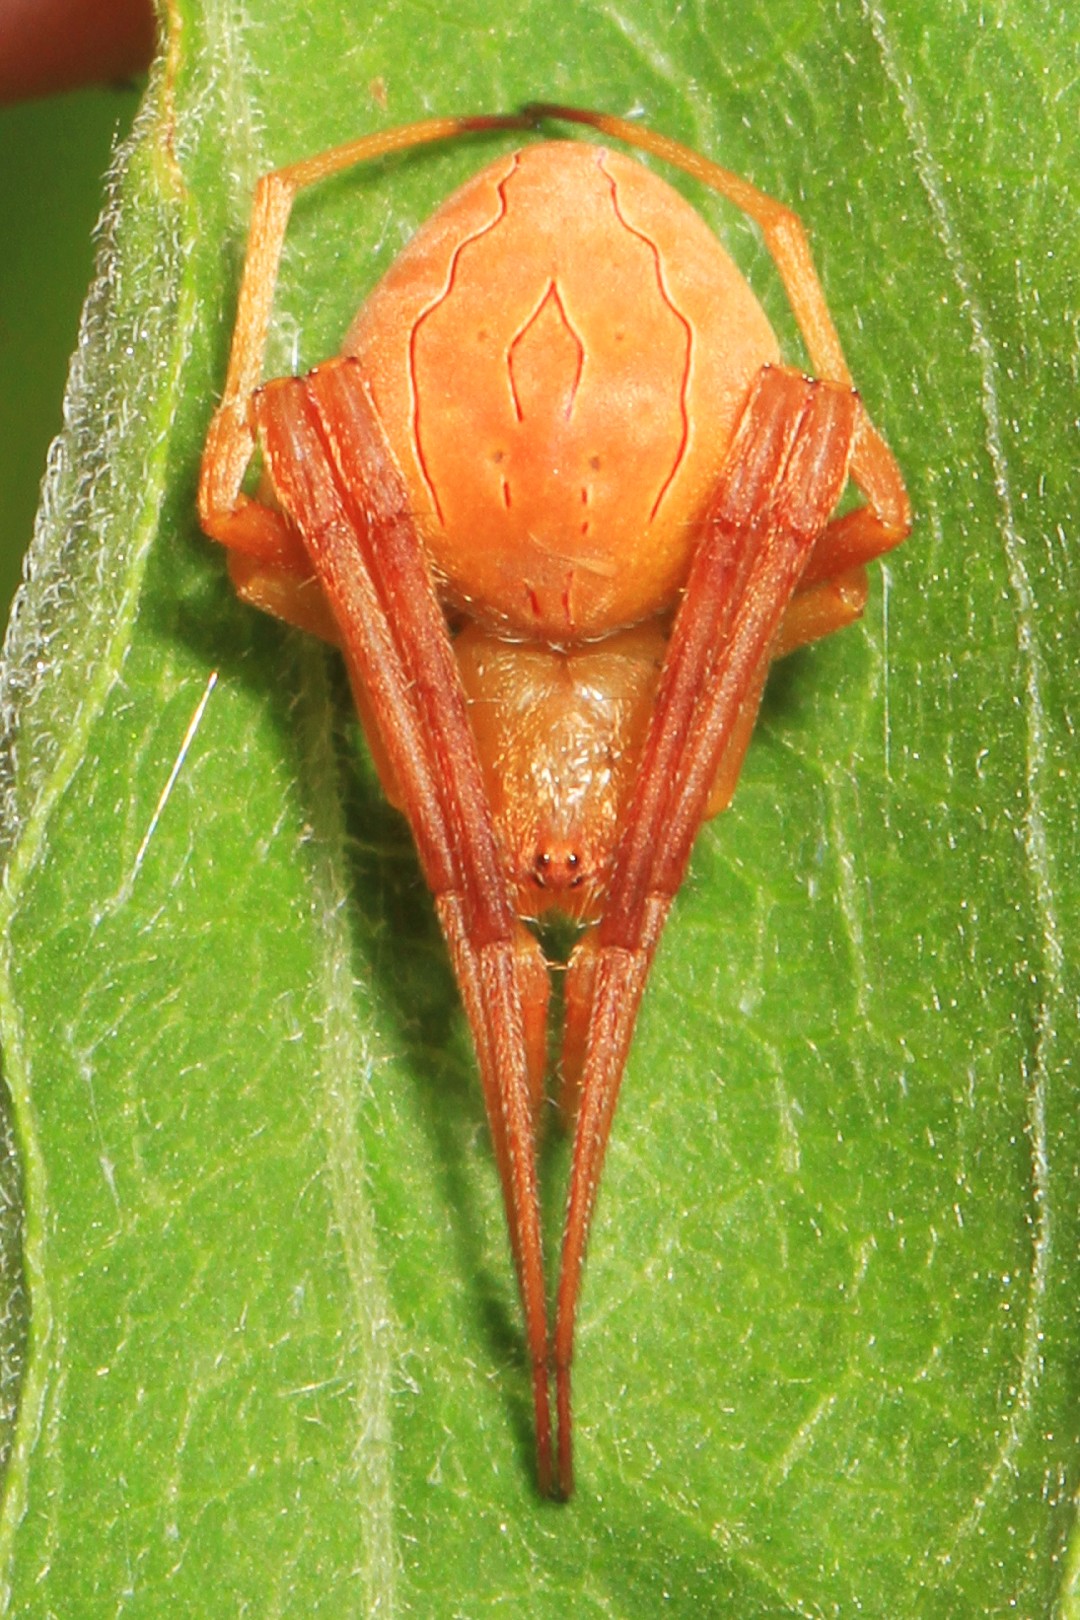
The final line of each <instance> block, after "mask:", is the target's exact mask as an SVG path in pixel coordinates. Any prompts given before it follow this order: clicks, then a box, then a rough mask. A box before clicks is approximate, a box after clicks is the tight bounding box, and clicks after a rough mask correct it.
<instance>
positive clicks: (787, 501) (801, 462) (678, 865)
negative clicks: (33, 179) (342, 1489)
mask: <svg viewBox="0 0 1080 1620" xmlns="http://www.w3.org/2000/svg"><path fill="white" fill-rule="evenodd" d="M857 413H858V406H857V400H856V397H855V395H854V394H853V393H852V392H851V391H850V389H848V388H846V387H842V386H837V385H835V384H830V383H818V382H812V381H808V380H807V379H805V378H802V377H799V376H796V375H794V374H793V373H791V372H789V371H785V370H780V369H776V368H771V367H766V368H763V370H762V371H761V372H760V373H759V375H758V377H757V379H756V381H755V383H754V385H753V386H752V388H751V391H750V394H749V397H748V400H747V404H746V406H745V408H744V412H743V415H742V418H741V420H740V424H739V428H738V431H737V433H736V435H735V438H734V441H733V443H732V445H731V448H730V450H729V452H728V455H727V457H726V460H725V462H724V466H723V469H722V472H721V474H720V478H719V481H718V486H717V489H716V493H715V495H714V497H713V499H712V502H711V504H710V506H709V509H708V511H707V513H706V516H705V519H704V521H703V525H702V539H701V542H700V544H699V546H698V549H697V552H696V554H695V557H694V561H693V564H692V566H691V572H690V577H689V580H688V582H687V586H686V591H685V594H684V596H683V600H682V604H681V606H680V608H679V612H678V614H677V616H676V620H675V625H674V628H673V631H672V636H671V641H670V643H669V647H668V652H667V656H666V658H665V662H664V667H663V670H662V672H661V676H660V684H659V688H658V691H657V698H656V706H655V709H654V711H653V716H652V720H651V723H650V727H649V732H648V735H647V738H646V742H645V746H644V749H643V752H642V758H641V763H640V765H639V768H638V775H637V778H636V781H635V785H634V789H633V793H632V795H631V801H630V805H629V808H628V811H627V816H626V822H625V826H624V830H623V834H622V837H621V839H620V843H619V846H618V849H617V851H616V854H615V858H614V863H613V870H612V878H611V882H610V886H609V889H608V894H607V898H606V904H605V911H604V916H603V919H602V921H601V922H600V923H599V924H598V925H597V927H596V928H595V929H594V930H593V931H592V932H591V934H590V935H587V936H586V937H585V939H584V940H583V941H582V942H581V944H580V945H579V946H578V948H577V951H576V952H575V953H574V956H573V957H572V959H571V964H570V970H569V973H568V976H567V981H568V982H567V992H566V1001H567V1015H566V1035H565V1046H564V1059H565V1068H566V1071H567V1082H568V1086H569V1088H570V1091H571V1095H572V1094H573V1091H574V1090H575V1089H576V1090H577V1091H578V1094H579V1098H580V1100H579V1103H578V1109H577V1126H576V1131H575V1138H574V1151H573V1165H572V1169H571V1178H570V1190H569V1196H568V1202H567V1212H566V1224H565V1227H564V1232H563V1248H562V1262H561V1269H560V1275H559V1288H558V1302H557V1317H556V1327H555V1374H556V1394H557V1407H558V1477H559V1485H560V1489H561V1491H562V1492H563V1493H564V1494H569V1492H570V1491H571V1489H572V1487H573V1463H572V1442H571V1406H570V1366H571V1360H572V1357H573V1340H574V1320H575V1314H576V1309H577V1299H578V1294H579V1290H580V1284H581V1272H582V1266H583V1262H584V1255H585V1245H586V1239H587V1236H588V1230H589V1225H590V1221H591V1218H592V1212H593V1205H594V1201H595V1196H596V1189H597V1184H598V1181H599V1176H600V1169H601V1165H602V1161H603V1157H604V1151H605V1148H606V1145H607V1139H608V1134H609V1131H610V1127H611V1119H612V1115H613V1113H614V1109H615V1101H616V1097H617V1095H618V1090H619V1085H620V1082H621V1079H622V1073H623V1068H624V1065H625V1062H626V1057H627V1053H628V1051H629V1047H630V1039H631V1036H632V1034H633V1028H634V1023H635V1020H636V1017H637V1011H638V1007H639V1005H640V1001H641V996H642V992H643V990H644V988H645V982H646V979H647V977H648V973H649V968H650V966H651V964H652V958H653V954H654V952H655V949H656V945H657V942H658V940H659V937H660V933H661V930H662V928H663V925H664V921H665V918H666V916H667V912H668V908H669V906H670V904H671V900H672V897H673V895H674V894H675V892H676V890H677V889H678V887H679V884H680V882H681V880H682V876H683V873H684V871H685V868H686V864H687V861H688V859H689V855H690V850H691V846H692V844H693V841H694V837H695V835H696V833H697V830H698V827H699V826H700V824H701V821H702V819H703V817H704V814H705V810H706V806H707V803H708V799H709V795H710V791H711V789H712V787H713V784H714V783H715V781H716V779H717V773H718V768H719V766H720V762H721V760H722V758H723V755H724V752H725V750H726V749H727V748H728V747H729V746H731V743H732V739H733V737H734V736H735V734H736V731H737V728H738V727H739V723H740V714H741V712H742V711H743V709H744V702H745V700H746V699H747V697H748V694H749V695H750V696H751V698H752V697H753V696H756V695H757V694H759V693H760V684H761V679H760V676H761V671H762V668H763V665H764V664H765V663H766V661H767V660H768V657H769V655H770V651H771V649H772V646H773V643H774V640H775V638H776V636H777V633H778V631H779V629H780V626H781V623H782V621H783V617H784V613H785V610H786V608H787V606H788V603H789V602H790V600H791V597H792V593H793V591H794V589H795V586H796V584H797V582H798V580H799V576H800V574H801V572H802V570H803V568H804V567H805V564H806V560H807V558H808V557H809V555H810V553H811V551H812V549H813V546H814V543H815V541H816V540H817V538H818V536H819V535H820V534H821V532H822V530H823V529H824V527H825V524H826V522H827V520H828V517H829V514H830V513H831V512H832V510H833V508H834V506H835V505H836V502H837V500H838V499H839V496H840V493H841V491H842V490H843V487H844V483H845V480H846V478H847V473H848V462H849V458H850V455H851V450H852V444H853V438H854V433H855V428H856V423H857ZM578 1066H580V1078H579V1080H578V1079H576V1077H575V1074H574V1070H575V1069H576V1068H577V1067H578Z"/></svg>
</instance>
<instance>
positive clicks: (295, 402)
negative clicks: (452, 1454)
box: [254, 359, 552, 1491]
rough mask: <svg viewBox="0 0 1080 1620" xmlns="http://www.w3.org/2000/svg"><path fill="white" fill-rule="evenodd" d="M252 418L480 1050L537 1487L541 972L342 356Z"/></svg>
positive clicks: (285, 386)
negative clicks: (522, 1345) (393, 789)
mask: <svg viewBox="0 0 1080 1620" xmlns="http://www.w3.org/2000/svg"><path fill="white" fill-rule="evenodd" d="M254 417H255V422H256V425H257V428H258V431H259V435H260V441H261V444H262V448H263V454H264V457H265V460H266V465H267V467H268V469H269V471H270V475H271V479H272V482H273V485H274V489H275V492H276V494H277V496H278V499H279V500H280V501H281V503H282V505H283V507H284V508H285V510H286V512H287V513H288V514H289V516H290V518H291V519H292V521H293V522H294V523H295V525H296V527H297V529H298V530H299V532H300V534H301V535H302V536H303V541H304V545H305V548H306V550H307V552H308V554H309V556H310V559H311V563H312V564H313V566H314V568H315V572H316V574H317V575H318V579H319V582H320V585H321V586H322V590H323V592H324V594H325V597H326V599H327V601H328V602H329V604H330V607H331V609H332V612H333V615H334V619H335V622H336V625H337V632H338V635H339V637H340V640H341V643H342V646H343V648H344V651H345V655H346V658H347V660H348V663H349V666H350V671H351V674H352V676H353V679H354V682H355V683H356V684H357V686H358V687H359V688H361V689H362V691H363V693H364V695H365V698H366V701H367V705H368V709H369V713H370V715H371V717H372V719H373V722H374V725H375V727H376V729H377V732H378V735H379V737H380V740H381V742H382V745H383V748H384V750H385V753H386V756H387V758H388V760H389V764H390V768H391V771H392V774H393V778H394V781H395V783H396V784H397V787H398V789H399V791H400V795H401V798H402V801H403V807H404V809H405V811H406V814H407V815H408V818H409V821H410V824H411V827H412V831H413V836H414V838H415V841H416V847H417V850H418V853H419V856H420V862H421V865H422V867H423V871H424V876H425V878H426V880H427V883H428V885H429V887H430V889H431V891H432V893H433V895H434V897H435V904H436V909H437V912H438V916H439V921H440V923H441V925H442V929H443V932H444V934H445V936H446V940H447V943H448V946H449V949H450V954H451V959H452V962H453V966H454V971H455V974H456V976H457V980H458V983H459V985H460V988H461V992H462V999H463V1001H464V1004H465V1010H466V1013H467V1016H468V1020H469V1024H470V1026H471V1029H472V1034H473V1039H474V1042H475V1045H476V1050H477V1056H478V1059H479V1065H480V1071H481V1078H482V1082H483V1088H484V1098H485V1103H486V1106H487V1112H488V1117H489V1120H490V1124H491V1132H492V1137H493V1139H494V1145H495V1154H496V1159H497V1162H498V1167H499V1172H500V1176H501V1180H502V1185H503V1195H504V1200H505V1204H506V1211H507V1220H508V1224H509V1228H510V1237H511V1247H512V1249H513V1254H514V1261H515V1265H516V1268H517V1274H518V1282H519V1286H520V1291H521V1297H522V1303H523V1307H524V1313H525V1322H526V1331H527V1338H528V1347H529V1355H530V1361H531V1365H532V1384H533V1400H534V1407H535V1414H536V1433H537V1456H538V1472H539V1479H540V1487H541V1489H542V1490H544V1491H549V1490H550V1487H551V1474H552V1456H551V1423H550V1414H549V1404H548V1401H549V1395H548V1336H547V1312H546V1303H545V1290H544V1272H543V1254H542V1244H541V1230H540V1213H539V1199H538V1191H537V1176H536V1155H535V1140H534V1108H535V1097H536V1091H537V1086H538V1083H539V1082H538V1070H541V1071H542V1059H543V1026H544V1018H545V1013H546V998H547V974H546V969H545V965H544V961H543V957H542V955H541V953H540V949H539V946H538V945H537V944H536V942H535V941H534V940H533V939H532V937H531V936H530V935H529V934H528V933H527V931H526V930H525V929H524V927H523V926H522V924H521V923H520V922H519V921H518V919H517V917H516V916H515V915H514V913H513V910H512V908H511V905H510V900H509V890H508V886H507V882H506V878H505V875H504V872H503V867H502V861H501V857H500V852H499V849H498V846H497V844H496V839H495V832H494V825H493V821H492V815H491V810H490V806H489V803H488V800H487V797H486V794H485V790H484V786H483V782H482V779H481V774H480V765H479V761H478V759H477V754H476V747H475V743H474V741H473V736H472V731H471V729H470V726H469V721H468V717H467V714H466V708H465V700H464V696H463V694H462V690H461V684H460V678H459V676H458V672H457V666H456V663H455V661H454V656H453V651H452V648H451V645H450V638H449V634H448V632H447V628H446V621H445V619H444V616H443V613H442V610H441V608H440V606H439V603H438V599H437V597H436V595H435V590H434V587H433V585H432V582H431V578H430V575H429V573H428V569H427V565H426V562H425V560H424V556H423V552H422V549H421V543H420V539H419V536H418V535H417V532H416V529H415V526H414V525H413V522H412V520H411V517H410V515H409V512H408V508H407V503H406V497H405V492H404V490H403V488H402V485H401V481H400V475H399V474H398V472H397V470H396V467H395V466H394V464H393V461H392V459H391V457H390V455H389V452H388V450H387V448H386V445H385V441H384V440H383V437H382V432H381V429H380V427H379V424H378V420H377V418H376V416H375V412H374V409H373V407H372V406H371V403H370V401H369V399H368V396H367V393H366V391H365V389H364V385H363V382H362V380H361V378H360V374H359V366H358V363H357V362H356V361H355V360H352V359H341V360H336V361H331V362H330V363H329V364H327V365H325V366H322V367H320V368H319V369H318V370H317V371H315V372H312V373H311V374H310V375H309V376H308V377H305V378H288V379H284V380H282V381H278V382H273V383H269V384H268V385H266V386H265V387H264V388H261V389H260V390H259V391H258V392H257V394H256V395H255V399H254Z"/></svg>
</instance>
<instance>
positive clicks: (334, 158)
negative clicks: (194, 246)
mask: <svg viewBox="0 0 1080 1620" xmlns="http://www.w3.org/2000/svg"><path fill="white" fill-rule="evenodd" d="M528 123H529V120H527V119H525V118H523V117H516V116H511V117H499V116H495V117H489V116H487V115H483V114H481V115H477V116H470V117H465V118H428V119H423V120H421V121H420V122H419V123H415V124H402V125H399V126H398V127H397V128H395V129H384V130H379V131H377V132H376V133H375V134H373V135H362V136H360V137H359V138H358V139H357V140H354V141H346V142H345V143H344V145H342V146H334V147H331V148H330V149H329V150H328V151H325V152H318V153H316V155H315V156H314V157H309V158H304V159H302V160H301V161H300V162H299V163H290V164H288V165H286V166H285V167H284V168H281V169H274V170H272V171H271V172H270V173H269V174H264V175H263V176H262V177H261V179H260V180H259V181H258V183H257V185H256V187H255V192H254V196H253V198H252V203H251V223H250V225H249V227H248V240H247V248H246V251H245V254H244V268H243V272H242V275H241V278H240V295H239V299H238V302H237V308H236V325H235V326H234V328H233V336H232V345H231V347H230V350H229V367H228V371H227V372H226V375H225V388H224V392H223V394H222V397H221V404H220V405H219V406H218V409H217V411H216V412H215V413H214V419H213V421H212V422H211V424H210V430H209V432H208V434H207V436H206V446H205V448H204V450H203V458H202V467H201V470H200V476H199V518H200V521H201V523H202V526H203V528H204V530H205V531H206V533H207V534H209V535H211V536H212V537H213V539H215V540H221V541H222V542H223V543H224V544H225V545H228V546H231V547H233V548H234V549H235V550H239V551H245V550H254V552H255V554H256V555H264V554H265V549H266V547H267V546H268V545H272V544H277V545H279V546H281V547H282V548H284V551H285V552H286V553H290V552H292V553H293V554H295V546H294V544H291V543H290V539H289V536H288V533H287V529H288V525H287V524H286V523H285V522H284V520H282V519H281V518H280V516H279V514H277V513H274V512H272V511H270V509H269V508H267V507H265V506H261V505H260V504H259V503H258V502H257V501H253V500H252V499H251V498H250V497H249V496H247V495H244V494H243V493H242V491H241V485H242V484H243V481H244V475H245V473H246V472H247V469H248V464H249V462H250V461H251V455H252V451H253V449H254V447H255V437H254V431H253V423H252V421H251V415H250V408H249V407H250V402H251V396H252V394H253V393H254V391H255V389H256V388H257V386H258V383H259V379H260V377H261V375H262V364H263V353H264V350H265V348H266V336H267V333H268V332H269V330H270V313H271V308H272V305H273V299H274V287H275V285H276V282H277V275H278V266H279V265H280V263H281V250H282V247H283V245H284V242H285V232H286V230H287V229H288V224H289V215H290V214H291V213H292V206H293V203H294V202H295V200H296V198H297V196H298V195H299V194H300V192H301V191H304V190H306V189H307V187H308V186H313V185H316V184H317V183H318V182H319V181H320V180H325V179H327V178H329V176H330V175H333V174H340V173H341V172H342V170H344V169H351V168H354V167H356V166H357V165H358V164H361V163H370V162H372V161H373V160H374V159H376V158H380V157H386V156H387V155H388V154H390V153H393V152H405V151H409V150H410V149H411V148H412V147H414V146H422V145H426V144H428V143H430V142H432V141H443V140H448V139H450V138H451V137H453V136H456V135H464V134H467V133H469V132H478V131H484V130H493V129H521V128H523V127H527V126H528ZM294 538H295V537H294Z"/></svg>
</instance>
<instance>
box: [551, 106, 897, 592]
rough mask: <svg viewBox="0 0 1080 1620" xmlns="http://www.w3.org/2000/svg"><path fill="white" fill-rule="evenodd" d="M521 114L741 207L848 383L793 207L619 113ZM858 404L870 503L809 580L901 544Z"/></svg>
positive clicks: (884, 471) (795, 308)
mask: <svg viewBox="0 0 1080 1620" xmlns="http://www.w3.org/2000/svg"><path fill="white" fill-rule="evenodd" d="M523 114H524V116H526V117H528V118H531V119H532V120H533V121H539V120H540V119H543V118H559V119H567V120H569V121H570V122H572V123H577V124H590V125H591V126H592V127H593V128H594V129H598V130H600V131H601V132H602V133H603V134H605V135H613V136H614V137H615V138H616V140H620V141H625V142H626V144H627V145H628V146H636V147H638V148H639V150H641V151H644V152H650V153H652V155H653V156H654V157H658V158H660V159H661V160H662V161H663V162H665V163H670V164H672V166H673V167H674V168H677V169H682V171H683V173H684V174H689V175H692V176H693V178H694V179H695V180H699V181H700V182H701V183H702V185H706V186H708V187H709V188H710V190H712V191H717V192H719V193H720V195H721V196H722V197H726V198H727V200H728V201H729V202H730V203H733V204H734V205H735V207H736V208H739V209H741V210H742V212H743V213H744V214H746V215H748V217H749V218H750V219H752V220H753V221H754V223H755V225H757V226H758V227H759V229H760V231H761V234H762V236H763V237H764V239H765V246H766V247H767V249H768V250H769V253H770V255H771V257H772V261H773V263H774V264H775V266H776V270H777V274H778V275H779V277H780V280H781V281H782V282H783V284H784V291H785V292H786V293H787V297H788V303H789V304H790V305H791V309H792V313H793V314H794V316H795V319H796V321H797V322H798V325H799V330H800V332H801V333H802V335H803V339H804V341H805V343H806V347H807V349H808V350H809V353H810V358H811V360H812V361H813V363H814V366H815V368H816V369H817V371H818V372H819V374H820V375H821V377H822V378H824V379H826V380H828V381H830V382H837V383H847V384H849V385H850V383H851V372H850V371H849V370H848V364H847V361H846V359H845V358H844V350H843V346H842V344H841V342H840V337H839V334H838V332H837V330H836V327H835V325H834V323H833V318H832V316H831V315H830V313H829V306H828V303H827V302H826V299H825V293H824V290H823V289H822V285H821V281H820V279H819V277H818V273H817V270H816V268H815V266H814V260H813V256H812V254H811V252H810V244H809V242H808V240H807V236H806V229H805V227H804V225H803V222H802V220H801V219H800V218H799V216H798V214H796V213H795V212H794V210H793V209H791V208H788V207H786V206H785V204H783V203H781V202H777V200H776V198H775V197H770V196H769V195H768V193H767V192H764V191H759V189H758V187H757V186H755V185H751V183H750V181H749V180H745V179H744V178H743V176H742V175H739V174H734V173H733V172H732V171H731V170H730V169H725V168H722V167H721V165H720V164H719V163H713V162H712V161H711V160H710V159H709V158H707V157H703V156H702V155H701V153H700V152H695V151H694V150H693V148H692V147H689V146H684V145H683V144H682V142H681V141H674V140H672V139H671V137H670V136H668V135H660V134H657V133H656V131H655V130H651V129H647V128H644V127H643V126H642V125H641V124H635V123H631V122H629V121H628V120H627V119H625V118H614V117H612V116H611V115H610V114H609V113H597V112H591V111H588V110H586V109H584V108H581V107H562V106H555V105H553V104H549V103H546V102H535V103H531V104H530V105H529V106H527V107H525V108H523ZM856 409H857V412H858V421H857V425H856V429H855V446H854V450H853V453H852V457H851V468H850V472H851V477H852V478H853V479H854V481H855V483H856V484H857V485H858V486H859V488H860V489H861V490H862V491H863V493H864V495H865V496H866V497H867V501H868V507H866V508H860V509H859V510H858V511H857V512H849V513H847V514H845V516H844V517H841V518H837V519H835V520H834V522H832V523H831V524H829V525H828V526H827V528H826V530H825V532H824V534H823V535H822V541H821V545H820V546H819V547H818V548H817V549H818V555H815V557H814V558H813V559H811V562H810V564H809V565H808V568H807V573H806V578H805V580H804V584H807V585H809V584H810V583H812V582H814V581H816V580H821V579H825V578H829V577H832V576H833V575H835V574H839V573H842V572H843V571H845V570H846V569H849V568H852V567H854V566H855V565H856V564H858V563H862V562H867V561H868V560H869V559H870V558H871V557H876V556H878V555H879V554H880V553H881V552H883V551H888V550H889V548H890V547H891V546H895V545H899V543H900V541H901V540H903V538H904V537H905V535H906V534H908V533H909V531H910V529H911V506H910V503H909V501H908V497H907V491H906V490H905V488H904V480H903V478H902V477H901V475H900V469H899V467H898V466H897V464H896V460H895V458H894V456H893V453H892V451H891V450H890V449H889V447H888V445H887V444H886V443H885V440H884V439H883V438H882V437H881V434H880V433H879V432H878V431H877V429H876V428H875V427H874V425H873V423H872V422H871V420H870V417H869V416H868V414H867V412H866V410H865V408H864V407H863V405H862V404H861V403H859V404H858V405H857V407H856Z"/></svg>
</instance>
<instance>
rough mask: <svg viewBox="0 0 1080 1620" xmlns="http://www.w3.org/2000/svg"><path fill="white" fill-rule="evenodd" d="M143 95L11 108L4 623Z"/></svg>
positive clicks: (1, 337) (6, 125) (0, 451)
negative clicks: (114, 182) (111, 191)
mask: <svg viewBox="0 0 1080 1620" xmlns="http://www.w3.org/2000/svg"><path fill="white" fill-rule="evenodd" d="M139 94H140V90H139V88H137V87H125V88H122V89H108V90H102V89H94V90H82V91H78V92H76V93H73V94H69V95H63V96H52V97H49V98H48V99H47V100H44V101H33V102H27V103H25V104H24V105H22V106H18V107H3V108H0V218H2V219H3V220H4V221H5V226H6V228H5V231H4V248H3V252H2V253H0V623H2V624H4V625H6V623H7V617H8V609H9V606H10V604H11V598H12V596H13V595H14V592H15V588H16V586H17V585H18V583H19V579H20V576H21V571H22V560H23V555H24V553H25V551H26V548H27V546H28V545H29V543H30V535H31V532H32V530H33V523H34V513H35V511H36V510H37V504H38V495H39V491H40V488H41V477H42V474H43V472H44V470H45V456H46V453H47V451H48V448H49V443H50V441H51V440H52V438H53V436H54V435H55V434H56V433H57V432H58V431H59V428H60V418H61V404H62V400H63V393H64V381H65V378H66V377H67V368H68V361H69V359H70V356H71V352H72V350H73V349H74V347H75V340H76V336H77V334H78V328H79V311H80V309H81V307H82V301H83V298H84V296H85V294H86V289H87V286H88V285H89V282H90V275H91V272H92V269H93V262H94V244H93V228H94V223H95V221H96V219H97V217H98V214H99V213H100V210H101V200H102V195H103V189H102V181H103V177H104V175H105V171H106V169H107V168H108V164H109V158H110V154H111V152H112V149H113V145H114V142H115V141H116V140H117V139H120V138H122V137H123V136H124V135H126V134H127V131H128V129H129V128H130V126H131V122H132V119H133V118H134V116H135V109H136V107H137V105H138V101H139Z"/></svg>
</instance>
